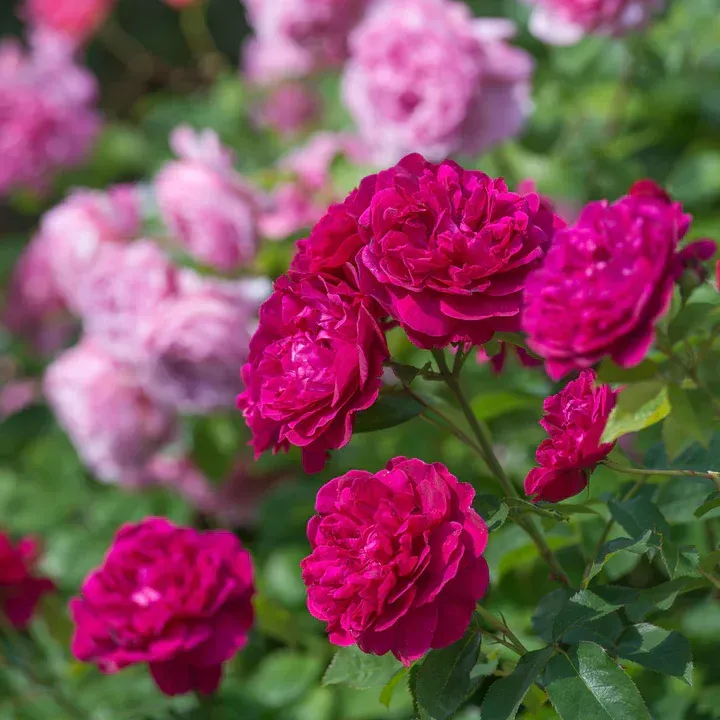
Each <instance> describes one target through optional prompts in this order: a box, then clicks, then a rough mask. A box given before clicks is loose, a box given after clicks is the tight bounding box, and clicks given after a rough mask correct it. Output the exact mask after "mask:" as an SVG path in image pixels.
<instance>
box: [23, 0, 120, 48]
mask: <svg viewBox="0 0 720 720" xmlns="http://www.w3.org/2000/svg"><path fill="white" fill-rule="evenodd" d="M114 6H115V0H25V7H24V10H23V15H24V16H25V18H26V19H27V21H28V22H29V23H30V24H31V25H33V26H34V27H40V28H44V29H47V30H53V31H55V32H58V33H62V34H63V35H67V36H68V37H69V38H71V39H72V40H74V41H77V42H83V41H85V40H87V39H88V38H89V37H90V36H91V35H93V34H94V33H95V31H96V30H97V29H98V28H99V27H100V26H101V25H102V24H103V23H104V22H105V20H106V19H107V17H108V15H110V13H111V12H112V10H113V7H114Z"/></svg>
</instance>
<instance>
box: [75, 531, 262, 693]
mask: <svg viewBox="0 0 720 720" xmlns="http://www.w3.org/2000/svg"><path fill="white" fill-rule="evenodd" d="M253 593H254V587H253V571H252V561H251V559H250V554H249V553H248V552H247V550H245V549H244V548H243V547H242V545H241V544H240V541H239V540H238V539H237V538H236V537H235V536H234V535H233V534H232V533H230V532H227V531H224V530H214V531H210V532H200V531H198V530H195V529H194V528H184V527H176V526H175V525H173V524H172V523H170V522H169V521H167V520H165V519H162V518H146V519H145V520H143V521H142V522H140V523H138V524H136V525H125V526H124V527H122V528H121V529H120V530H119V532H118V533H117V535H116V536H115V540H114V542H113V544H112V547H111V548H110V550H109V552H108V554H107V556H106V557H105V561H104V562H103V564H102V566H101V567H100V568H98V569H97V570H94V571H93V572H92V573H90V575H89V576H88V577H87V578H86V580H85V582H84V583H83V586H82V594H81V596H80V597H77V598H74V599H73V600H72V601H71V602H70V612H71V614H72V617H73V621H74V623H75V635H74V637H73V641H72V652H73V655H75V657H76V658H77V659H78V660H82V661H84V662H94V663H97V665H98V667H99V668H100V670H101V672H104V673H116V672H118V671H119V670H122V669H123V668H125V667H128V666H130V665H137V664H140V663H148V665H149V668H150V673H151V674H152V677H153V680H155V682H156V684H157V686H158V687H159V688H160V690H162V692H164V693H165V694H166V695H179V694H182V693H186V692H190V691H191V690H196V691H199V692H201V693H204V694H210V693H213V692H215V690H216V689H217V687H218V685H219V684H220V678H221V676H222V665H223V663H224V662H226V661H227V660H230V658H232V657H233V656H234V655H235V653H237V651H238V650H240V649H241V648H242V647H243V646H244V645H245V643H246V641H247V636H248V631H249V630H250V628H251V626H252V623H253V607H252V602H251V600H252V596H253Z"/></svg>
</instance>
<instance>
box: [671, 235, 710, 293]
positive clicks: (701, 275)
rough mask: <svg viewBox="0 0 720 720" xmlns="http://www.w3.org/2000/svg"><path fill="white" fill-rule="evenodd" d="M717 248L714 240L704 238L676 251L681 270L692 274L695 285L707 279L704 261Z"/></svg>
mask: <svg viewBox="0 0 720 720" xmlns="http://www.w3.org/2000/svg"><path fill="white" fill-rule="evenodd" d="M717 249H718V246H717V243H716V242H715V241H714V240H710V239H708V238H704V239H702V240H696V241H695V242H691V243H690V244H689V245H686V246H685V247H684V248H683V249H682V250H681V251H680V252H679V253H678V258H679V259H680V262H681V263H682V267H683V272H686V273H689V274H690V275H691V276H692V280H693V282H694V284H695V285H701V284H702V283H704V282H705V281H706V280H707V279H708V275H709V272H708V269H707V267H706V266H705V263H706V262H707V261H708V260H711V259H712V258H713V256H714V255H715V253H716V252H717Z"/></svg>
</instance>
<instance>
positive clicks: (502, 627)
mask: <svg viewBox="0 0 720 720" xmlns="http://www.w3.org/2000/svg"><path fill="white" fill-rule="evenodd" d="M475 612H476V613H477V614H478V615H479V616H480V617H481V618H482V619H483V620H484V621H485V622H486V623H487V624H488V625H490V627H492V628H493V629H494V630H497V631H498V632H500V633H501V634H502V635H503V636H504V637H507V638H508V641H509V644H510V645H512V648H511V649H512V650H514V651H515V652H516V653H517V654H518V655H525V654H527V648H526V647H525V646H524V645H523V644H522V643H521V642H520V640H519V639H518V637H517V636H516V635H515V633H513V631H512V630H511V629H510V628H509V627H508V626H507V625H506V624H505V623H504V622H502V621H501V620H498V619H497V618H496V617H495V616H494V615H493V614H492V613H491V612H490V611H489V610H486V609H485V608H484V607H483V606H482V605H480V604H478V605H477V606H476V607H475ZM502 644H503V645H505V646H506V647H508V643H505V642H503V643H502Z"/></svg>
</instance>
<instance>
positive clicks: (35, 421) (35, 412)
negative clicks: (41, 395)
mask: <svg viewBox="0 0 720 720" xmlns="http://www.w3.org/2000/svg"><path fill="white" fill-rule="evenodd" d="M52 421H53V418H52V414H51V413H50V411H49V410H48V408H46V407H45V406H43V405H31V406H30V407H28V408H25V409H24V410H22V411H21V412H19V413H15V414H14V415H11V416H10V417H9V418H8V419H7V420H3V421H2V422H0V458H2V459H4V460H9V461H13V460H17V458H18V457H19V455H20V454H21V453H22V452H23V450H24V448H25V447H26V446H27V445H29V444H30V443H31V442H33V441H34V440H35V439H37V438H38V437H40V436H42V435H43V433H45V432H46V430H47V428H48V427H49V426H50V424H51V423H52Z"/></svg>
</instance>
